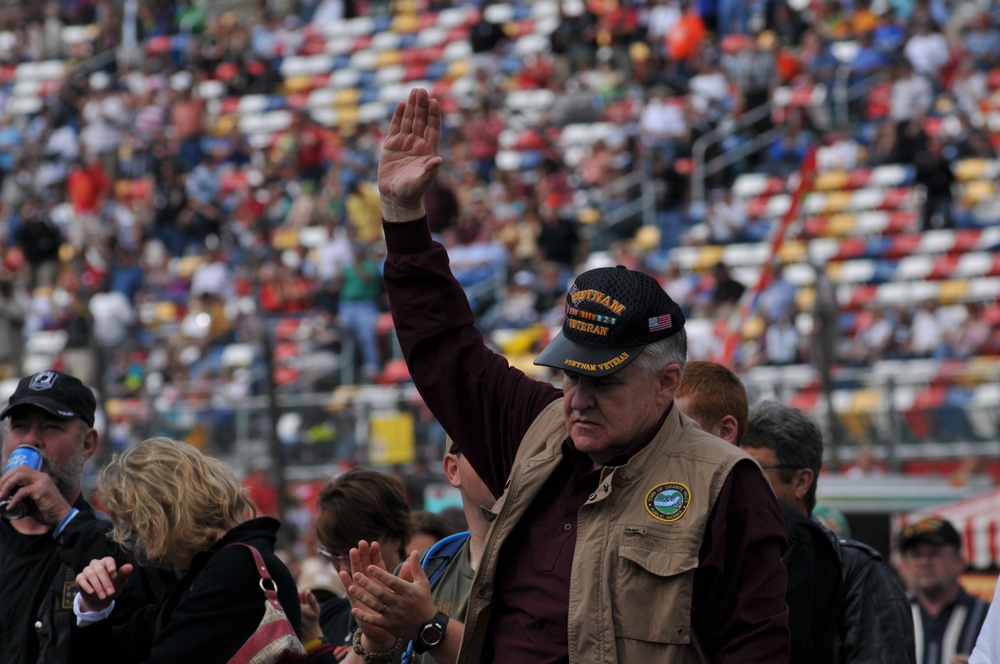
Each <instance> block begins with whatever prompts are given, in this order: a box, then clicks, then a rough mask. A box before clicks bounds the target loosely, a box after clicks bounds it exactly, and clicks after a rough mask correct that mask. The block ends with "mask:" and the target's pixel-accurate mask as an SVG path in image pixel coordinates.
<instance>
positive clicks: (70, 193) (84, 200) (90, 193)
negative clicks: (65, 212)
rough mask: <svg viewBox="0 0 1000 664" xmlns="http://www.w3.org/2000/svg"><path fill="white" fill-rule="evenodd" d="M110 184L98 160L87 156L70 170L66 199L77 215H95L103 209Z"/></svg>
mask: <svg viewBox="0 0 1000 664" xmlns="http://www.w3.org/2000/svg"><path fill="white" fill-rule="evenodd" d="M110 191H111V182H110V180H109V179H108V176H107V174H106V173H105V172H104V167H103V166H101V162H100V160H98V159H96V158H95V157H93V156H92V155H90V154H87V155H86V156H85V158H84V159H83V160H78V161H77V162H76V163H75V164H74V165H73V167H72V168H71V169H70V172H69V177H67V178H66V198H67V199H68V200H69V202H70V204H71V205H72V206H73V211H74V212H75V213H76V214H77V215H87V216H91V215H95V214H97V213H98V212H99V211H100V210H101V208H103V207H104V201H105V198H106V197H107V195H108V193H109V192H110Z"/></svg>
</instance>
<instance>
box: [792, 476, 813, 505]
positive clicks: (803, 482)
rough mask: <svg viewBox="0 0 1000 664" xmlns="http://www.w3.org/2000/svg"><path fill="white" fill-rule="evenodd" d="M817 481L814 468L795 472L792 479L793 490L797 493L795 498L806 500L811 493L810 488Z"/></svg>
mask: <svg viewBox="0 0 1000 664" xmlns="http://www.w3.org/2000/svg"><path fill="white" fill-rule="evenodd" d="M815 481H816V473H814V472H813V470H812V468H799V469H798V470H797V471H795V476H794V477H792V490H793V491H795V497H796V498H798V499H800V500H804V499H805V497H806V494H807V493H809V487H811V486H812V485H813V482H815Z"/></svg>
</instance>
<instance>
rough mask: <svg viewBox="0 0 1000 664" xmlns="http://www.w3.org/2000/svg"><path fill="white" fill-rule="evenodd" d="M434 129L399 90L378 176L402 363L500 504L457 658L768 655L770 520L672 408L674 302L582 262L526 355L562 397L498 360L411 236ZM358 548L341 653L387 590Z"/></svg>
mask: <svg viewBox="0 0 1000 664" xmlns="http://www.w3.org/2000/svg"><path fill="white" fill-rule="evenodd" d="M441 124H442V116H441V107H440V105H439V104H438V102H437V101H436V100H434V99H430V98H429V97H428V95H427V92H426V91H424V90H413V91H412V92H411V93H410V96H409V99H408V100H407V102H406V103H401V104H399V105H398V106H397V108H396V110H395V113H394V114H393V117H392V120H391V123H390V127H389V133H388V136H387V138H386V142H385V146H384V148H383V151H382V154H381V158H380V164H379V176H378V180H379V190H380V192H381V196H382V214H383V218H384V222H385V223H384V227H385V234H386V244H387V248H388V258H387V261H386V267H385V279H386V288H387V291H388V293H389V299H390V303H391V308H392V314H393V320H394V322H395V326H396V331H397V334H398V336H399V340H400V344H401V346H402V349H403V352H404V355H405V357H406V361H407V364H408V366H409V369H410V373H411V375H412V376H413V380H414V382H415V384H416V386H417V388H418V389H419V390H420V393H421V395H422V396H423V398H424V400H425V402H426V403H427V404H428V406H429V407H430V409H431V410H432V412H433V413H434V414H435V416H436V417H437V418H438V420H439V421H440V422H441V424H442V425H443V426H444V428H445V430H447V431H448V433H449V434H450V435H451V437H452V439H453V440H454V441H455V443H456V444H457V445H458V448H459V449H460V450H461V452H462V454H463V455H465V456H466V457H467V459H468V460H469V463H471V464H472V466H473V467H474V468H475V470H476V472H477V473H478V474H479V476H480V477H481V478H482V479H483V481H484V482H485V484H486V486H487V487H488V488H489V489H490V491H491V492H492V493H493V495H495V496H498V497H499V500H498V501H497V503H496V505H495V506H494V507H493V509H492V519H493V523H492V526H491V528H490V531H489V535H488V536H487V539H486V543H485V546H484V548H483V555H482V559H481V560H480V562H479V567H478V569H477V571H476V576H475V579H474V580H473V584H472V593H471V595H470V599H469V607H468V611H467V614H466V624H465V631H464V635H463V640H462V646H461V652H460V654H459V661H460V662H468V663H472V662H475V663H477V664H478V663H479V662H518V663H519V664H521V663H523V662H569V661H572V662H583V663H590V662H643V661H648V662H719V663H724V662H751V661H752V662H787V661H788V656H789V636H788V615H787V609H786V607H785V601H784V594H785V583H786V573H785V569H784V566H783V565H782V563H781V553H782V550H783V548H784V546H785V537H784V529H783V526H782V520H781V513H780V511H779V509H778V505H777V502H776V500H775V498H774V494H773V492H772V491H771V489H770V487H769V486H768V483H767V480H766V478H765V477H764V476H763V475H762V473H761V471H760V469H759V468H758V467H757V465H756V464H755V463H754V462H753V460H752V459H750V458H749V457H748V456H747V455H746V454H745V453H743V452H742V451H740V450H739V449H738V448H736V447H734V446H733V445H730V444H729V443H726V442H725V441H723V440H721V439H719V438H716V437H714V436H712V435H710V434H707V433H705V432H704V431H702V430H701V428H700V427H698V426H697V425H696V424H695V423H694V422H693V421H692V420H690V419H688V418H687V417H686V416H684V415H683V414H681V413H680V411H679V410H678V409H677V408H675V407H674V406H673V397H674V393H675V391H676V389H677V386H678V384H679V383H680V379H681V375H682V372H683V368H684V364H685V361H686V354H687V345H686V335H685V331H684V315H683V313H682V312H681V310H680V308H679V307H678V306H677V305H676V304H675V303H674V302H673V300H671V299H670V297H669V296H668V295H667V294H666V293H665V292H664V291H663V289H662V288H660V286H659V285H658V284H657V282H656V280H655V279H653V278H652V277H650V276H648V275H646V274H643V273H640V272H636V271H632V270H628V269H626V268H624V267H612V268H599V269H596V270H591V271H589V272H586V273H584V274H581V275H580V276H578V277H577V278H576V280H575V282H574V283H573V285H572V287H571V289H570V292H569V294H568V295H567V298H566V305H565V312H566V318H565V322H564V324H563V328H562V334H560V335H559V336H557V337H556V338H555V339H554V340H553V341H552V343H550V344H549V346H548V347H546V348H545V350H544V351H543V352H542V353H541V355H539V357H538V358H537V359H536V364H539V365H542V366H548V367H553V368H555V369H559V370H561V371H562V389H561V390H560V389H558V388H556V387H554V386H553V385H551V384H550V383H548V382H544V381H538V380H534V379H531V378H529V377H527V376H526V375H525V374H524V373H522V372H520V371H518V370H517V369H514V368H512V367H510V366H509V365H508V364H507V362H506V360H505V359H504V358H503V357H501V356H499V355H497V354H496V353H494V352H492V351H491V350H490V349H489V348H488V347H487V346H486V344H485V343H484V340H483V336H482V334H481V333H480V331H479V330H478V329H477V328H476V327H475V324H474V319H473V314H472V311H471V309H470V308H469V305H468V301H467V299H466V297H465V295H464V292H463V291H462V287H461V285H460V284H459V283H458V282H457V281H456V280H455V278H454V277H453V276H452V274H451V272H450V270H449V268H448V256H447V253H446V252H445V250H444V248H443V247H442V246H441V245H440V244H438V243H436V242H434V241H433V240H432V239H431V235H430V231H429V229H428V224H427V220H426V218H425V214H424V207H423V202H422V201H423V196H424V193H425V192H426V191H427V190H428V188H429V187H430V186H431V184H432V183H433V181H434V178H435V176H436V175H437V171H438V170H439V168H440V167H441V164H442V158H441V157H440V156H439V155H438V154H437V148H438V143H439V141H440V137H441ZM359 549H360V550H359ZM359 549H356V550H354V551H352V554H351V555H352V563H356V564H354V565H352V567H354V568H355V569H354V570H353V571H354V575H353V578H352V579H350V580H352V581H353V584H352V585H351V589H350V596H351V598H352V601H353V602H354V609H353V612H354V615H355V616H356V617H357V618H358V620H359V622H360V624H361V627H362V630H363V635H362V638H361V639H360V640H359V643H358V650H359V651H360V652H359V654H361V653H364V654H366V655H367V656H369V657H374V656H375V653H378V652H380V651H381V650H383V649H389V648H391V646H392V641H393V639H391V638H388V637H387V635H386V633H385V632H384V631H383V630H381V629H380V628H382V627H384V626H386V625H387V624H388V623H387V622H386V621H387V619H388V618H391V617H392V614H393V611H394V608H393V599H394V598H393V595H392V594H391V593H390V592H386V591H385V589H383V588H381V587H379V584H375V583H372V582H371V581H370V580H369V579H368V578H367V577H366V576H365V574H364V573H363V572H373V568H372V566H370V565H367V564H365V563H366V562H367V560H366V559H367V558H368V556H366V555H359V554H366V553H367V551H366V549H367V547H359ZM371 559H374V557H371ZM425 618H426V619H427V620H432V619H433V617H432V616H429V615H428V616H425ZM369 630H370V631H369ZM370 637H371V638H370ZM356 652H357V651H356ZM429 652H430V653H431V654H432V656H433V655H434V650H433V649H430V650H429Z"/></svg>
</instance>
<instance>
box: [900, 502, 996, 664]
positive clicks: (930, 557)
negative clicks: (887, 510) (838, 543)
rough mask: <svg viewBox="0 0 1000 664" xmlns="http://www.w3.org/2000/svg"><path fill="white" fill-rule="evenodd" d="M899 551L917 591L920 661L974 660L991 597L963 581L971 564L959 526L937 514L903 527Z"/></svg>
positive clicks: (956, 662)
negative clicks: (973, 591) (977, 593)
mask: <svg viewBox="0 0 1000 664" xmlns="http://www.w3.org/2000/svg"><path fill="white" fill-rule="evenodd" d="M899 551H900V553H901V554H902V572H903V576H904V577H906V581H907V583H908V584H909V587H910V593H911V594H910V606H911V608H912V610H913V628H914V633H915V634H916V641H917V661H918V662H920V664H960V663H961V662H968V661H969V654H970V653H971V652H972V648H973V647H974V646H975V645H976V638H977V637H978V636H979V630H980V629H982V626H983V622H984V621H985V620H986V612H987V611H988V610H989V603H988V602H986V601H985V600H982V599H980V598H978V597H975V596H973V595H970V594H969V593H968V592H966V591H965V589H964V588H962V586H961V584H959V582H958V577H959V576H961V574H962V572H963V571H964V570H965V566H966V561H965V556H963V555H962V538H961V537H959V534H958V531H957V530H955V527H954V526H953V525H951V524H950V523H949V522H948V521H946V520H945V519H942V518H939V517H936V516H932V517H928V518H925V519H921V520H920V521H917V522H916V523H911V524H908V525H906V526H904V527H903V530H902V532H901V533H900V535H899Z"/></svg>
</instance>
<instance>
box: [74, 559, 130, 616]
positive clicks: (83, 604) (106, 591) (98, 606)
mask: <svg viewBox="0 0 1000 664" xmlns="http://www.w3.org/2000/svg"><path fill="white" fill-rule="evenodd" d="M130 574H132V565H129V564H125V565H122V566H121V567H118V563H116V562H115V559H114V558H112V557H110V556H108V557H107V558H101V559H100V560H91V561H90V564H89V565H87V566H86V567H84V568H83V571H82V572H80V573H79V574H77V575H76V587H77V588H78V589H79V590H80V608H81V609H83V610H84V611H102V610H104V609H106V608H108V607H109V606H110V605H111V602H112V600H114V598H115V597H117V596H118V595H119V594H120V593H121V591H122V588H124V587H125V582H126V581H128V577H129V575H130Z"/></svg>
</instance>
